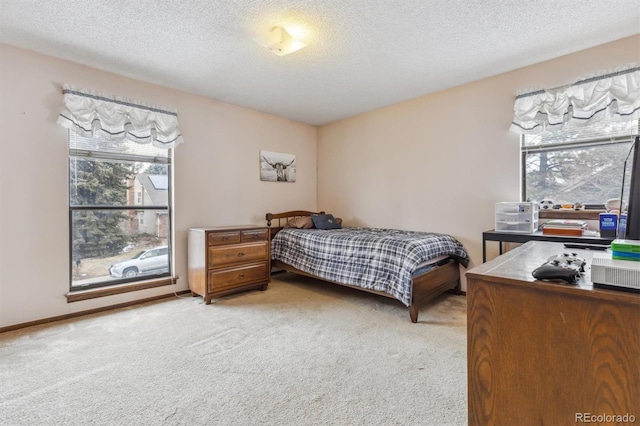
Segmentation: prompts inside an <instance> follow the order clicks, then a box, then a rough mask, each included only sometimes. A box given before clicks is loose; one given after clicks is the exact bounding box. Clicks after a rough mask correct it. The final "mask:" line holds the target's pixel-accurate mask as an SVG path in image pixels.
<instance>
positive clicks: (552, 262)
mask: <svg viewBox="0 0 640 426" xmlns="http://www.w3.org/2000/svg"><path fill="white" fill-rule="evenodd" d="M585 263H586V262H585V260H584V259H582V258H580V257H578V256H577V255H576V253H562V254H559V255H554V256H551V257H550V258H549V259H547V262H546V263H544V264H542V265H540V266H539V267H538V268H536V269H534V270H533V272H532V275H533V277H534V278H535V279H538V280H564V281H566V282H568V283H575V282H576V280H577V279H578V277H579V276H580V274H581V273H582V272H584V265H585Z"/></svg>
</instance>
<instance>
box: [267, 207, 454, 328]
mask: <svg viewBox="0 0 640 426" xmlns="http://www.w3.org/2000/svg"><path fill="white" fill-rule="evenodd" d="M312 214H324V212H318V213H315V212H309V211H305V210H294V211H289V212H283V213H267V214H266V220H267V226H268V227H269V236H270V237H271V238H273V236H274V235H276V234H277V233H278V232H279V231H280V230H281V229H282V228H284V225H286V223H287V221H288V220H289V219H292V218H295V217H304V216H311V215H312ZM274 220H277V226H273V222H274ZM271 266H272V267H273V268H279V269H284V270H285V271H288V272H293V273H296V274H300V275H305V276H308V277H312V278H316V279H319V280H322V281H326V282H331V283H333V284H339V285H342V286H346V287H351V288H355V289H358V290H364V291H366V292H369V293H374V294H379V295H381V296H385V297H389V298H391V299H394V300H397V299H396V298H395V297H393V296H391V295H390V294H387V293H384V292H381V291H376V290H370V289H365V288H361V287H357V286H354V285H350V284H343V283H339V282H335V281H331V280H326V279H324V278H320V277H317V276H315V275H312V274H309V273H307V272H304V271H301V270H299V269H297V268H294V267H293V266H291V265H288V264H286V263H284V262H281V261H279V260H272V261H271ZM445 291H451V292H452V293H454V294H462V292H461V291H460V268H459V266H458V261H457V260H456V259H454V258H450V259H448V261H447V263H445V264H443V265H441V266H437V267H435V268H434V269H432V270H430V271H428V272H426V273H424V274H422V275H419V276H417V277H414V278H413V291H412V296H411V305H409V317H410V318H411V322H413V323H416V322H418V312H419V311H420V308H421V307H422V306H423V305H424V304H425V303H427V302H428V301H429V300H431V299H433V298H435V297H437V296H439V295H440V294H442V293H444V292H445Z"/></svg>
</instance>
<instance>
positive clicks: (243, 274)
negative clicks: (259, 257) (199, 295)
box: [209, 262, 268, 292]
mask: <svg viewBox="0 0 640 426" xmlns="http://www.w3.org/2000/svg"><path fill="white" fill-rule="evenodd" d="M267 279H268V267H267V263H266V262H265V263H261V264H258V265H251V266H243V267H238V268H232V269H224V270H222V271H209V291H212V292H213V291H215V290H220V289H222V288H226V287H237V286H240V285H242V284H250V283H253V282H257V281H266V280H267Z"/></svg>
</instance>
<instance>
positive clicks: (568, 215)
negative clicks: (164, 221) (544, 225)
mask: <svg viewBox="0 0 640 426" xmlns="http://www.w3.org/2000/svg"><path fill="white" fill-rule="evenodd" d="M600 213H605V210H540V216H539V217H540V219H580V220H599V219H600Z"/></svg>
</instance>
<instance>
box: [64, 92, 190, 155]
mask: <svg viewBox="0 0 640 426" xmlns="http://www.w3.org/2000/svg"><path fill="white" fill-rule="evenodd" d="M62 93H63V98H64V99H63V102H64V109H63V110H62V111H61V112H60V116H59V117H58V120H57V122H58V124H60V125H61V126H63V127H66V128H67V129H69V130H71V131H73V132H76V133H78V134H80V135H82V136H85V137H102V138H106V139H127V140H131V141H134V142H137V143H142V144H146V143H152V144H153V145H154V146H156V147H159V148H167V149H169V148H175V147H176V146H177V145H179V144H180V143H182V142H183V140H182V134H181V133H180V129H179V128H178V113H177V111H176V110H175V109H173V108H167V107H162V106H155V105H147V104H144V103H140V102H137V101H135V100H131V99H126V98H119V97H113V96H107V95H104V94H102V93H98V92H93V91H89V90H85V89H78V88H75V87H72V86H70V85H66V84H65V85H64V87H63V91H62Z"/></svg>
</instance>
